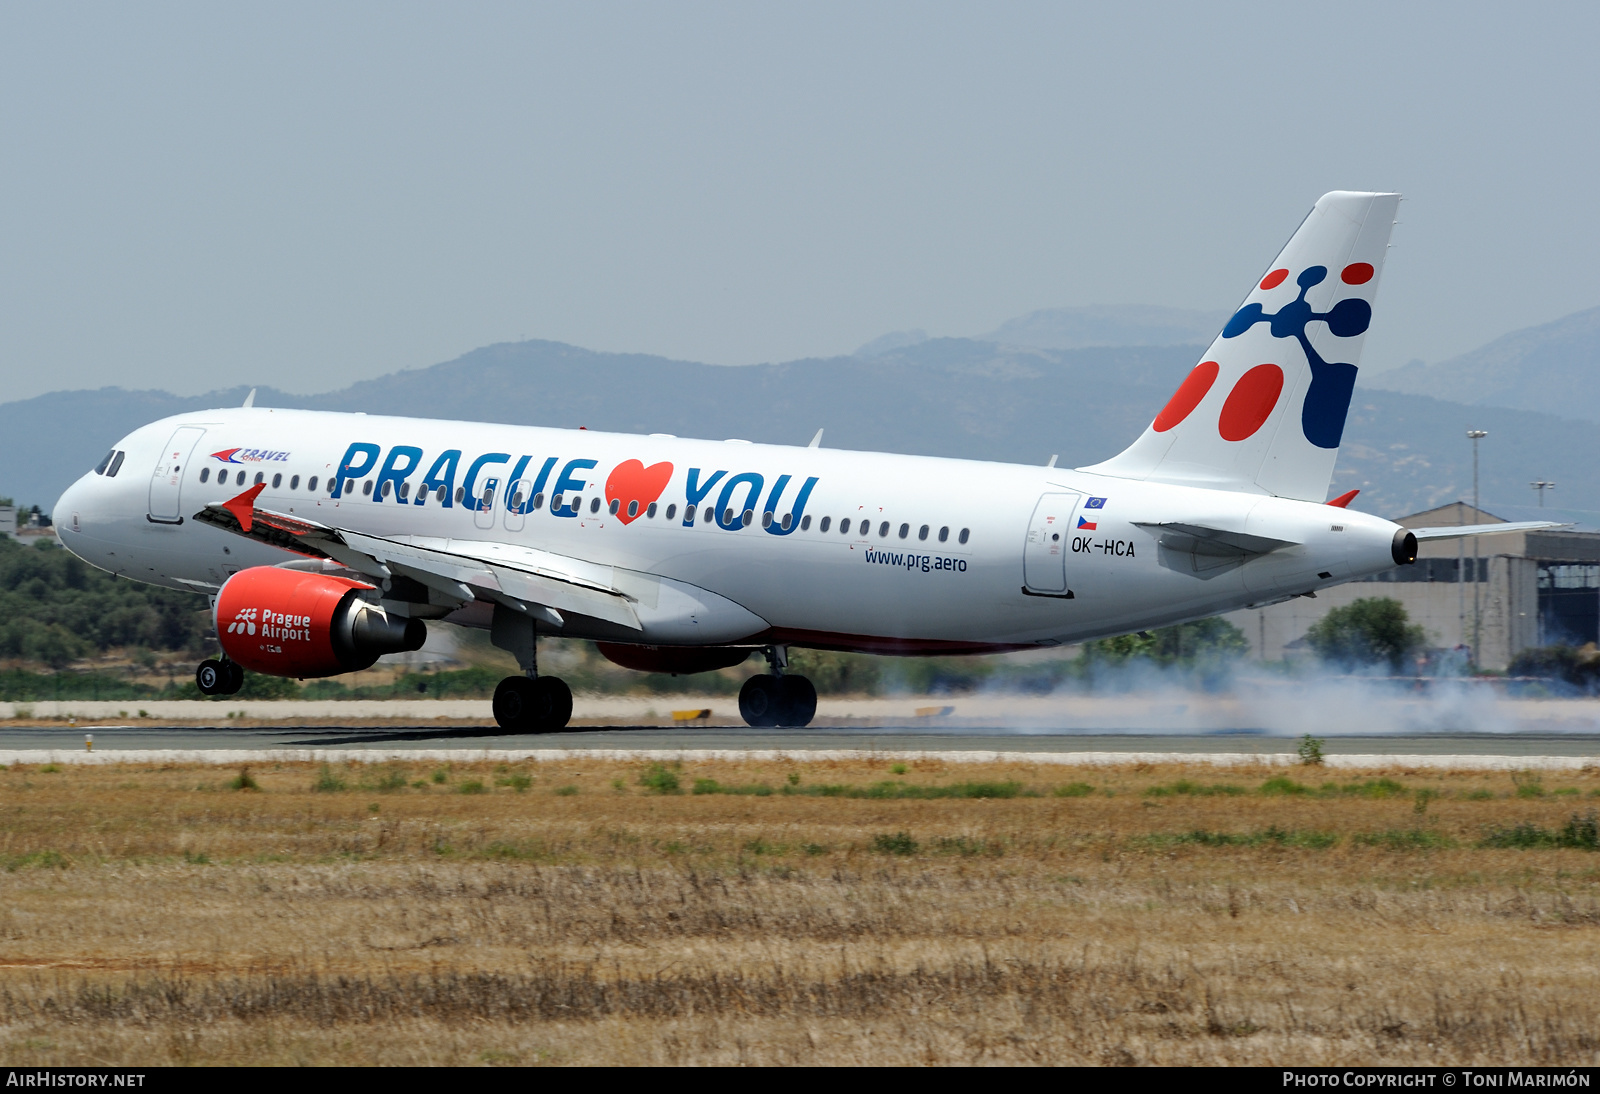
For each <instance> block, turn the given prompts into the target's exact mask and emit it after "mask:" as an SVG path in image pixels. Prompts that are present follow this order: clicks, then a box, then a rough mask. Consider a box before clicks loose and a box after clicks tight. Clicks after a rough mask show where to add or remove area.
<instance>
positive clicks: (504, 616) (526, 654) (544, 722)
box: [489, 604, 572, 733]
mask: <svg viewBox="0 0 1600 1094" xmlns="http://www.w3.org/2000/svg"><path fill="white" fill-rule="evenodd" d="M489 640H490V641H491V642H493V643H494V644H495V645H496V646H499V647H500V648H501V649H503V650H505V651H506V652H507V653H509V654H511V655H512V656H513V657H515V658H516V659H517V664H519V665H521V666H522V673H523V674H522V675H521V676H508V677H506V678H505V679H504V680H502V681H500V685H499V686H498V687H496V688H495V689H494V721H495V724H496V725H498V726H499V727H500V728H501V729H503V730H505V731H506V732H507V733H554V732H555V731H557V730H559V729H563V728H565V727H566V724H567V722H568V721H570V720H571V719H572V689H571V688H569V687H567V684H566V681H564V680H562V679H560V678H559V677H556V676H540V675H539V654H538V634H537V632H536V630H535V629H534V624H533V620H532V619H530V618H528V617H527V616H525V615H522V614H520V613H518V612H515V611H513V610H511V609H510V608H507V607H506V606H505V605H503V604H496V605H495V608H494V621H493V623H492V624H491V626H490V628H489Z"/></svg>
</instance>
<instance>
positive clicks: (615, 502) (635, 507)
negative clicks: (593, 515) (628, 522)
mask: <svg viewBox="0 0 1600 1094" xmlns="http://www.w3.org/2000/svg"><path fill="white" fill-rule="evenodd" d="M594 500H595V501H599V500H600V499H599V498H595V499H594ZM610 511H611V515H612V516H616V515H617V514H618V513H620V512H622V499H621V498H612V499H611V506H610ZM638 514H639V503H638V502H637V501H632V502H629V503H628V515H629V516H630V517H633V516H638Z"/></svg>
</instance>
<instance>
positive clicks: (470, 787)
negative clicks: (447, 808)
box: [456, 779, 489, 794]
mask: <svg viewBox="0 0 1600 1094" xmlns="http://www.w3.org/2000/svg"><path fill="white" fill-rule="evenodd" d="M488 789H489V788H488V787H486V786H484V785H483V783H481V782H479V781H478V780H477V779H468V780H467V781H466V782H464V783H462V784H461V785H460V786H458V787H456V793H457V794H484V793H487V792H488Z"/></svg>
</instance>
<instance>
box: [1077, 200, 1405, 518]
mask: <svg viewBox="0 0 1600 1094" xmlns="http://www.w3.org/2000/svg"><path fill="white" fill-rule="evenodd" d="M1399 203H1400V195H1399V194H1365V193H1353V192H1350V191H1343V190H1338V191H1334V192H1333V193H1331V194H1324V195H1323V196H1322V198H1321V199H1320V200H1318V202H1317V204H1316V205H1315V206H1314V207H1313V208H1312V210H1311V214H1310V215H1309V216H1307V217H1306V219H1305V222H1304V223H1303V224H1301V225H1300V230H1299V231H1297V232H1295V234H1294V236H1293V238H1291V239H1290V240H1289V242H1288V243H1287V244H1286V245H1285V246H1284V248H1283V251H1282V252H1281V253H1280V254H1279V255H1278V259H1277V261H1276V262H1274V263H1273V264H1272V266H1271V268H1270V269H1269V270H1268V272H1267V274H1266V275H1265V276H1264V277H1262V278H1261V280H1260V281H1259V282H1257V284H1256V286H1255V287H1254V288H1253V289H1252V290H1251V292H1250V295H1249V296H1247V297H1246V298H1245V301H1244V304H1243V305H1242V306H1241V307H1240V308H1239V310H1238V311H1237V312H1235V313H1234V316H1233V318H1232V319H1230V320H1228V324H1227V326H1225V327H1223V329H1222V333H1221V334H1220V335H1218V336H1217V339H1216V341H1214V342H1212V343H1211V348H1210V349H1209V350H1207V351H1206V355H1205V358H1204V360H1202V361H1201V362H1200V363H1199V364H1198V365H1196V366H1195V367H1194V370H1193V371H1191V372H1190V373H1189V376H1188V378H1187V379H1185V380H1184V381H1183V384H1182V385H1181V386H1180V387H1179V388H1178V390H1177V393H1176V394H1174V395H1173V396H1172V398H1171V399H1170V400H1168V402H1167V405H1166V406H1165V407H1163V408H1162V409H1161V412H1160V413H1159V414H1157V415H1156V418H1155V421H1153V422H1152V423H1151V424H1150V428H1148V429H1146V430H1145V431H1144V435H1143V436H1141V437H1140V438H1139V439H1138V440H1137V441H1135V442H1134V443H1133V444H1132V445H1131V446H1130V447H1129V448H1128V449H1126V450H1125V451H1124V452H1122V453H1121V454H1120V455H1118V456H1116V457H1114V458H1113V459H1110V460H1107V461H1106V462H1105V463H1101V464H1096V465H1095V466H1093V467H1086V468H1084V469H1083V470H1085V471H1092V472H1095V473H1096V474H1103V475H1117V476H1121V477H1123V478H1130V479H1149V480H1153V481H1157V482H1173V483H1182V484H1184V485H1187V486H1210V487H1216V488H1219V489H1225V490H1248V491H1250V492H1252V493H1263V494H1273V495H1276V496H1278V497H1284V498H1297V499H1299V500H1302V501H1322V500H1323V499H1324V498H1325V497H1326V496H1327V491H1328V483H1329V482H1331V481H1332V480H1333V463H1334V460H1335V459H1336V458H1337V457H1338V454H1339V440H1340V438H1341V437H1342V436H1343V434H1344V422H1345V416H1346V414H1347V412H1348V411H1349V409H1350V396H1351V392H1352V390H1353V389H1354V387H1355V382H1356V371H1357V368H1356V366H1357V363H1358V362H1359V361H1360V360H1361V346H1362V343H1363V342H1364V341H1365V340H1366V333H1367V328H1368V326H1370V325H1371V322H1372V301H1373V298H1374V296H1375V295H1376V293H1377V289H1378V278H1379V275H1380V274H1381V273H1382V272H1383V259H1384V253H1385V251H1386V250H1387V249H1388V245H1389V233H1390V231H1391V230H1392V229H1393V227H1394V217H1395V211H1396V210H1397V209H1398V208H1399Z"/></svg>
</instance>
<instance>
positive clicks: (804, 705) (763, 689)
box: [739, 646, 817, 729]
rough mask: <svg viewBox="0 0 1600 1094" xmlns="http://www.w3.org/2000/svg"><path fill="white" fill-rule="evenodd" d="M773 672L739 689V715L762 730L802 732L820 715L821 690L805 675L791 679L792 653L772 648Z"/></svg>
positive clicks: (768, 661) (770, 660)
mask: <svg viewBox="0 0 1600 1094" xmlns="http://www.w3.org/2000/svg"><path fill="white" fill-rule="evenodd" d="M766 654H767V663H768V664H769V665H771V666H772V673H771V674H770V675H764V676H752V677H750V679H748V680H746V681H745V682H744V687H742V688H740V689H739V716H740V717H741V718H743V719H744V720H745V724H746V725H750V726H756V727H758V728H771V727H775V726H783V727H785V728H791V729H799V728H801V727H803V726H808V725H810V724H811V719H812V718H814V717H816V714H817V689H816V688H815V687H813V686H812V684H811V681H810V680H807V679H806V678H805V677H804V676H787V675H784V673H783V670H784V669H785V668H787V667H788V665H789V651H788V650H787V649H786V648H785V647H783V646H772V647H769V648H768V649H767V651H766Z"/></svg>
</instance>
